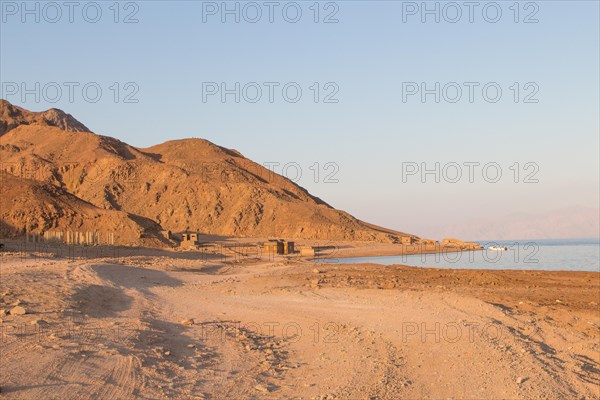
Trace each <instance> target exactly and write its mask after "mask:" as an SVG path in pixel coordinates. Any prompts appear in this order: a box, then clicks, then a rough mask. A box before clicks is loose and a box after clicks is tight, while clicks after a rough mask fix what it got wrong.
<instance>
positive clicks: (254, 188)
mask: <svg viewBox="0 0 600 400" xmlns="http://www.w3.org/2000/svg"><path fill="white" fill-rule="evenodd" d="M5 103H8V102H5ZM8 104H10V103H8ZM13 107H16V106H13ZM19 109H20V108H19ZM20 110H21V111H19V115H25V116H27V115H29V114H27V113H29V111H27V110H24V109H20ZM6 114H7V112H6V111H2V113H1V114H0V115H2V116H4V115H6ZM38 115H45V114H44V113H43V112H42V113H38ZM58 115H69V114H66V113H64V112H62V111H61V112H60V113H58ZM71 118H73V117H72V116H71ZM0 121H1V122H2V123H3V124H4V126H12V125H15V126H12V127H11V128H10V129H9V130H7V131H6V132H4V134H3V135H2V136H0V157H1V159H2V161H3V171H4V172H5V173H8V174H12V175H15V176H20V177H22V178H25V179H28V180H30V181H32V182H33V183H32V184H34V185H37V184H39V185H48V184H49V185H53V186H55V187H56V188H58V189H60V190H61V191H62V192H60V193H68V194H70V195H72V196H74V197H76V198H77V199H79V200H81V201H83V202H86V203H89V204H90V205H92V206H93V207H96V208H97V209H98V210H109V211H117V212H125V213H128V215H131V216H136V217H139V218H144V219H147V220H149V221H152V222H153V223H155V224H156V225H155V226H154V228H153V231H154V232H156V231H160V230H161V229H164V230H171V231H175V232H180V231H187V230H191V231H199V232H202V233H208V234H214V235H223V236H249V237H287V238H293V239H322V240H359V241H376V242H387V243H399V242H401V240H402V239H401V238H402V237H405V236H411V237H414V238H416V236H414V235H409V234H405V233H402V232H398V231H395V230H392V229H387V228H383V227H377V226H375V225H372V224H368V223H366V222H363V221H360V220H358V219H357V218H355V217H353V216H352V215H350V214H348V213H346V212H344V211H341V210H337V209H334V208H333V207H331V206H330V205H329V204H327V203H326V202H325V201H323V200H321V199H320V198H318V197H316V196H313V195H312V194H310V193H309V192H308V191H307V190H306V189H304V188H302V187H301V186H299V185H297V184H296V183H294V182H292V181H290V180H289V179H287V178H285V177H283V176H281V175H278V174H276V173H274V172H272V171H270V170H268V169H267V168H265V167H263V166H262V165H260V164H258V163H255V162H254V161H252V160H250V159H248V158H246V157H244V156H243V155H242V154H241V153H240V152H239V151H237V150H232V149H227V148H225V147H222V146H219V145H217V144H214V143H212V142H210V141H208V140H205V139H198V138H192V139H180V140H171V141H167V142H164V143H161V144H157V145H154V146H151V147H148V148H136V147H134V146H130V145H128V144H127V143H125V142H122V141H120V140H119V139H116V138H112V137H110V136H103V135H98V134H96V133H93V132H90V131H89V130H87V131H81V130H77V129H64V126H65V125H64V124H62V125H61V124H60V123H58V122H57V125H58V126H53V125H48V124H46V123H43V122H42V123H40V122H39V120H38V119H35V118H33V119H31V118H30V119H24V120H20V119H18V118H16V119H15V118H13V119H12V120H10V121H2V119H1V118H0ZM69 124H70V125H68V126H71V127H79V126H85V125H83V124H81V123H79V122H78V121H77V120H75V119H74V118H73V121H70V122H69ZM78 124H81V125H78ZM86 129H87V128H86ZM12 184H14V183H12ZM5 206H6V204H5ZM73 207H74V208H75V209H76V207H75V206H73ZM9 209H10V212H11V213H12V214H11V216H10V218H8V215H7V214H6V212H5V211H4V210H3V211H2V218H3V219H5V218H6V219H10V221H11V224H12V225H15V224H17V225H18V224H20V223H21V222H22V223H23V224H25V225H27V224H29V225H28V229H31V230H43V228H42V227H43V226H45V227H47V226H53V225H56V223H49V224H48V223H47V224H43V223H39V222H38V223H37V224H31V223H28V222H27V220H26V219H24V220H23V221H21V222H19V221H18V218H15V215H19V212H17V211H18V210H15V209H14V205H13V206H12V208H10V207H9ZM115 218H126V217H124V216H122V215H121V216H119V217H116V216H115ZM13 228H15V229H13V231H19V229H16V228H18V227H15V226H13ZM99 228H100V229H104V227H103V226H99ZM131 236H132V235H129V237H131Z"/></svg>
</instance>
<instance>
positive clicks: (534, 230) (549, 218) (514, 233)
mask: <svg viewBox="0 0 600 400" xmlns="http://www.w3.org/2000/svg"><path fill="white" fill-rule="evenodd" d="M428 234H429V235H432V236H434V237H436V236H438V235H439V236H444V235H451V236H457V237H461V238H466V239H469V240H495V239H496V240H512V239H515V240H518V239H579V238H597V237H600V209H598V208H589V207H569V208H563V209H559V210H553V211H549V212H545V213H539V214H530V213H519V214H511V215H506V216H498V217H488V218H478V219H473V220H466V221H464V222H463V223H460V224H454V225H449V226H439V227H433V228H431V229H430V230H429V231H428Z"/></svg>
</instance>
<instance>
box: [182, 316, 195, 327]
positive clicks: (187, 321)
mask: <svg viewBox="0 0 600 400" xmlns="http://www.w3.org/2000/svg"><path fill="white" fill-rule="evenodd" d="M181 324H182V325H185V326H191V325H194V320H193V319H191V318H190V319H184V320H183V321H181Z"/></svg>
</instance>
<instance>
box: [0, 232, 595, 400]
mask: <svg viewBox="0 0 600 400" xmlns="http://www.w3.org/2000/svg"><path fill="white" fill-rule="evenodd" d="M340 247H342V246H340ZM16 249H17V247H15V243H8V244H7V247H6V249H5V251H4V252H3V253H2V258H1V260H2V264H1V265H0V268H1V270H0V272H1V282H0V295H1V300H0V308H1V309H2V310H3V311H2V317H1V319H2V341H1V343H0V350H1V359H2V363H1V364H0V367H1V374H0V386H1V390H2V397H3V398H6V399H40V398H46V399H87V398H98V399H100V398H101V399H135V398H137V399H163V398H178V399H281V398H290V399H417V398H419V399H420V398H431V399H448V398H451V399H482V398H494V399H531V398H543V399H597V398H599V396H600V389H599V388H600V386H599V385H600V380H599V379H600V373H599V372H600V340H599V339H600V314H599V311H598V304H599V303H600V298H599V297H600V274H598V273H578V272H541V271H483V270H468V271H466V270H440V269H429V268H410V267H404V266H391V267H382V266H377V265H343V264H340V263H338V264H327V265H325V264H322V263H315V262H313V261H312V260H310V259H304V258H300V257H294V258H287V257H283V256H277V257H276V258H274V259H266V258H252V257H248V258H243V259H238V260H235V259H233V258H231V257H230V258H227V259H224V260H222V259H220V258H217V257H214V258H212V257H203V256H201V255H200V254H199V253H197V252H175V251H164V250H152V249H139V248H138V249H136V250H135V251H133V250H129V252H127V251H126V250H123V249H120V250H118V251H117V250H116V249H113V251H114V253H113V256H107V255H106V254H108V253H106V254H100V256H101V257H97V256H98V255H99V254H98V253H97V252H96V253H94V252H93V251H90V252H89V254H88V256H87V257H82V256H81V254H79V255H76V256H75V257H69V256H68V253H62V254H61V255H60V256H56V254H52V253H49V252H46V251H39V250H38V251H36V252H34V251H15V250H16ZM363 252H364V249H363ZM117 253H118V254H117ZM22 312H25V314H22ZM7 313H8V314H7Z"/></svg>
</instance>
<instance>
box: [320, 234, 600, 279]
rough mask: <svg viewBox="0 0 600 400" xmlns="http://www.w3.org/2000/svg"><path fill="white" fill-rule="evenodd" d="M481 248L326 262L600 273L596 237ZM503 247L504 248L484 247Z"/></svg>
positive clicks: (496, 243) (486, 244) (487, 243)
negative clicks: (503, 249)
mask: <svg viewBox="0 0 600 400" xmlns="http://www.w3.org/2000/svg"><path fill="white" fill-rule="evenodd" d="M475 242H476V243H479V244H480V245H482V246H484V248H485V250H478V251H467V252H458V253H457V252H444V253H441V254H415V255H404V256H381V257H354V258H331V259H321V260H319V261H321V262H326V263H340V264H358V263H374V264H382V265H393V264H402V265H409V266H414V267H434V268H452V269H515V270H540V271H595V272H600V239H544V240H497V241H492V240H485V241H475ZM489 246H505V247H507V249H508V250H506V251H496V250H488V249H487V248H488V247H489Z"/></svg>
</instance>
